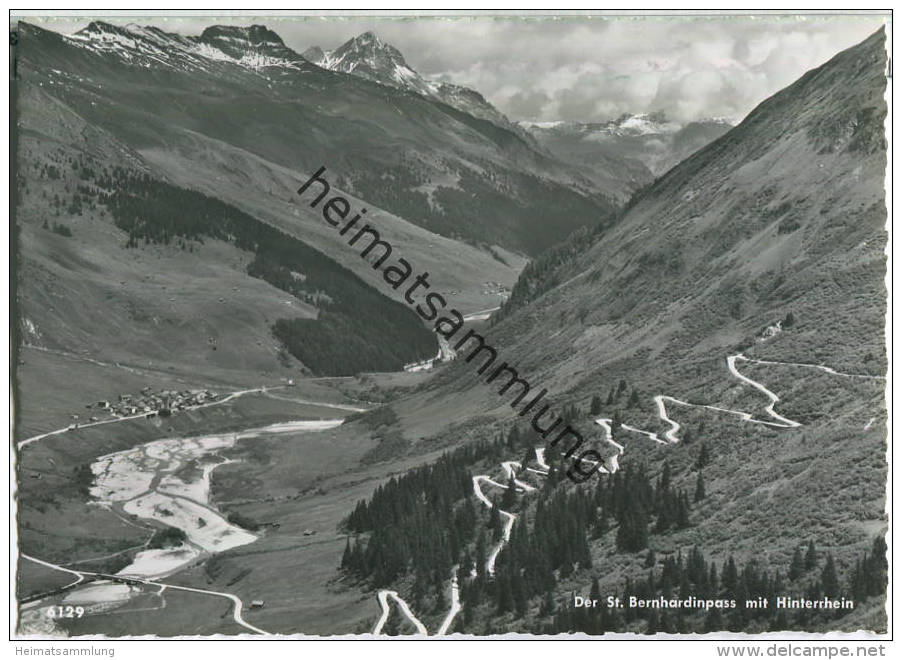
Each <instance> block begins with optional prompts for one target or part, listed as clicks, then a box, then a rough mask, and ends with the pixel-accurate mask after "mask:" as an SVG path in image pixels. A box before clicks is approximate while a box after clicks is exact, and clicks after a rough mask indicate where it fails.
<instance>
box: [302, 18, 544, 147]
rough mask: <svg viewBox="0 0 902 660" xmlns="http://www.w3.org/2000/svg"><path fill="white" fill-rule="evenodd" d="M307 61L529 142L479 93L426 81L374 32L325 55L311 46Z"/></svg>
mask: <svg viewBox="0 0 902 660" xmlns="http://www.w3.org/2000/svg"><path fill="white" fill-rule="evenodd" d="M304 58H305V59H307V60H308V61H310V62H313V63H314V64H316V65H318V66H320V67H322V68H324V69H329V70H331V71H341V72H343V73H350V74H352V75H355V76H359V77H361V78H366V79H367V80H372V81H374V82H377V83H380V84H382V85H388V86H389V87H394V88H396V89H403V90H405V91H408V92H413V93H415V94H420V95H422V96H426V97H428V98H431V99H434V100H437V101H441V102H442V103H445V104H447V105H450V106H451V107H453V108H456V109H458V110H462V111H463V112H466V113H468V114H470V115H473V116H474V117H477V118H479V119H485V120H488V121H490V122H492V123H494V124H497V125H499V126H503V127H504V128H507V129H508V130H512V131H514V132H516V133H517V134H519V135H521V137H527V138H528V139H529V136H528V135H527V134H526V133H525V131H523V130H522V129H521V128H520V127H519V126H516V125H514V124H511V122H510V121H508V119H507V117H505V116H504V115H503V114H502V113H501V112H499V111H498V109H497V108H495V107H494V106H493V105H492V104H491V103H489V102H488V101H486V100H485V98H484V97H483V96H482V95H481V94H480V93H479V92H476V91H474V90H472V89H470V88H468V87H463V86H461V85H455V84H452V83H448V82H439V81H435V80H430V79H428V78H424V77H423V76H421V75H420V74H419V73H417V72H416V71H414V70H413V69H412V68H411V67H410V65H408V64H407V61H406V60H405V59H404V56H403V55H402V54H401V51H399V50H398V49H397V48H395V47H394V46H392V45H391V44H388V43H385V42H384V41H382V40H381V39H380V38H379V37H378V36H377V35H376V34H375V33H373V32H364V33H363V34H360V35H358V36H356V37H354V38H353V39H349V40H348V41H346V42H345V43H343V44H342V45H341V46H339V47H338V48H336V49H334V50H330V51H325V52H323V50H322V49H321V48H319V46H311V47H310V48H308V49H307V50H305V51H304Z"/></svg>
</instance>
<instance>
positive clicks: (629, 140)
mask: <svg viewBox="0 0 902 660" xmlns="http://www.w3.org/2000/svg"><path fill="white" fill-rule="evenodd" d="M521 125H522V126H524V127H525V128H527V129H528V130H529V131H530V133H532V135H534V136H535V138H536V139H537V140H538V142H539V144H541V145H542V146H543V147H545V148H547V149H548V150H549V151H550V152H551V153H553V154H554V155H556V156H557V157H558V158H562V159H565V160H567V161H568V162H575V163H580V164H582V165H585V166H586V167H587V168H588V171H589V172H592V168H598V167H600V168H603V171H605V170H607V169H608V168H611V167H612V165H611V163H613V164H614V165H613V166H615V167H616V164H617V163H620V162H623V163H632V171H630V173H631V174H632V175H633V176H634V177H636V178H638V177H639V176H640V175H641V170H640V171H634V170H635V169H636V167H637V165H636V164H635V161H638V162H640V163H642V164H643V165H644V166H645V167H646V168H648V170H650V171H651V173H652V174H653V175H655V176H659V175H661V174H663V173H664V172H666V171H667V170H669V169H670V168H671V167H673V166H674V165H676V164H677V163H679V162H680V161H682V160H684V159H685V158H688V157H689V156H690V155H692V154H693V153H694V152H696V151H698V150H699V149H701V148H702V147H704V146H705V145H707V144H709V143H710V142H712V141H713V140H715V139H717V138H719V137H720V136H721V135H723V134H724V133H726V132H727V131H728V130H730V128H731V126H732V125H731V124H730V123H729V122H728V121H727V120H724V119H703V120H699V121H693V122H689V123H687V124H679V123H677V122H673V121H670V120H668V119H667V116H666V115H665V114H664V113H660V112H659V113H653V114H643V115H623V116H621V117H618V118H617V119H613V120H611V121H608V122H604V123H580V122H564V121H561V122H521ZM649 180H650V177H649Z"/></svg>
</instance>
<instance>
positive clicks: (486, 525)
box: [340, 410, 887, 634]
mask: <svg viewBox="0 0 902 660" xmlns="http://www.w3.org/2000/svg"><path fill="white" fill-rule="evenodd" d="M570 414H572V415H576V414H578V411H576V410H571V411H570ZM539 444H541V442H540V441H539V440H538V439H537V436H535V435H533V434H532V433H531V432H521V431H520V430H519V429H518V428H517V427H513V428H512V429H511V430H510V431H509V432H508V433H507V434H506V435H502V436H499V437H498V438H496V439H494V440H491V441H485V440H483V441H480V442H478V443H475V444H472V445H468V446H466V447H462V448H459V449H457V450H455V451H453V452H450V453H448V454H445V455H444V456H443V457H442V458H441V459H439V460H438V461H437V462H436V463H433V464H431V465H427V466H424V467H421V468H418V469H415V470H413V471H411V472H409V473H407V474H405V475H404V476H402V477H399V478H392V479H391V480H389V481H388V482H387V483H386V484H384V485H383V486H380V487H379V488H378V489H377V490H376V491H375V492H374V494H373V495H372V497H371V498H370V499H369V500H366V501H364V500H361V501H359V502H358V503H357V506H356V508H355V509H354V510H353V512H352V513H351V514H350V515H349V516H348V518H347V520H346V521H345V526H344V527H345V532H346V533H347V534H348V537H347V541H346V546H345V551H344V555H343V557H342V560H341V566H340V570H341V572H342V573H343V574H344V575H345V576H347V577H348V578H350V579H352V580H356V581H359V582H361V583H363V584H364V585H369V586H371V587H374V588H388V587H390V588H392V589H399V590H400V591H401V593H402V595H403V596H404V597H405V598H406V599H407V600H408V602H409V603H410V605H411V607H413V608H414V609H415V610H416V611H417V612H421V613H425V614H427V615H428V614H431V615H434V616H438V615H440V614H442V613H443V612H444V611H445V610H446V609H447V607H448V602H447V589H448V580H449V578H450V575H451V573H452V571H453V570H456V571H457V572H456V576H457V580H458V585H459V588H460V600H461V604H462V606H463V609H462V611H461V612H460V614H459V615H458V617H457V619H456V623H455V630H456V631H459V632H468V633H474V634H486V633H492V632H504V631H505V630H506V628H504V624H505V623H506V622H507V623H509V622H511V621H512V620H517V621H519V623H518V624H517V628H516V629H517V630H520V631H527V630H528V631H530V632H534V633H540V634H556V633H562V632H585V633H589V634H603V633H605V632H612V631H621V632H622V631H633V632H644V633H647V634H653V633H656V632H671V633H677V632H682V633H688V632H697V633H703V632H711V631H722V630H729V631H759V632H760V631H767V630H785V629H789V628H792V629H800V628H801V629H816V628H817V626H819V625H823V624H825V623H828V622H829V621H830V620H831V617H837V616H842V614H844V613H847V612H848V610H838V611H831V610H819V611H812V610H785V609H780V610H778V609H777V608H776V607H775V597H776V596H777V595H784V596H785V595H790V596H792V597H798V598H809V599H819V598H822V597H824V596H827V597H831V598H833V597H836V598H839V597H840V596H841V595H845V596H847V597H851V598H854V599H856V601H864V600H866V599H867V598H870V597H872V596H881V595H882V594H883V593H885V589H886V576H887V565H886V559H885V553H886V545H885V543H884V541H883V540H882V538H878V539H876V540H875V541H874V545H873V548H872V550H871V551H869V552H868V553H865V554H864V555H863V556H862V557H861V558H860V559H859V560H858V562H857V563H856V566H855V568H854V570H853V571H852V572H851V573H850V574H848V575H840V574H839V572H838V570H837V568H836V565H835V562H834V560H833V557H832V555H830V554H829V553H825V552H822V551H820V550H818V549H817V548H816V546H815V544H814V542H807V547H805V542H804V541H800V544H801V545H800V548H799V549H798V550H797V552H796V556H795V557H793V559H792V562H791V563H790V564H789V565H787V566H786V567H785V568H780V567H777V568H776V569H774V568H773V567H771V568H770V569H769V570H766V569H764V568H762V567H760V566H759V564H758V562H757V561H756V560H755V559H750V560H748V561H746V562H745V563H740V562H737V561H736V559H735V558H734V557H732V556H727V557H723V558H714V557H707V556H705V554H704V553H702V552H701V551H700V550H699V549H698V548H697V547H692V548H691V549H688V550H687V551H685V552H684V551H683V550H677V551H676V552H673V553H670V552H668V553H664V552H662V553H661V556H656V553H655V550H654V548H655V547H656V540H658V538H659V537H661V535H666V534H668V533H670V532H672V531H675V530H679V529H684V528H689V527H691V526H692V525H693V517H692V504H691V503H690V498H689V495H688V494H687V492H686V491H685V490H683V489H681V488H677V487H676V485H675V484H674V483H673V477H672V475H671V469H670V466H669V464H668V463H664V464H663V466H662V468H661V469H660V472H659V473H658V474H657V475H654V476H652V475H650V474H649V472H648V469H647V467H646V466H645V465H643V464H642V463H637V464H631V463H626V464H624V465H622V466H621V469H620V470H618V471H617V472H615V473H614V474H612V475H605V477H604V478H601V479H599V480H598V481H597V483H596V485H595V486H594V487H586V486H585V485H574V484H573V483H572V482H570V481H569V480H568V479H567V478H566V476H565V475H564V469H563V468H562V466H563V465H564V459H563V457H562V456H561V454H560V451H558V450H556V449H554V448H548V449H546V451H545V461H546V463H547V464H548V465H549V466H550V468H551V469H550V470H549V472H548V474H547V475H545V476H543V477H542V478H541V479H535V480H531V481H532V482H533V483H534V484H535V486H536V491H535V492H534V493H529V494H525V493H523V492H522V489H520V490H521V492H518V489H517V488H516V487H515V484H514V482H513V480H510V481H509V482H508V485H509V487H508V488H507V489H506V490H502V489H500V488H495V489H492V491H491V493H490V496H491V497H492V501H493V504H494V506H493V507H492V508H491V509H488V508H487V507H486V506H485V505H484V504H483V503H481V502H479V501H478V500H477V498H476V496H475V494H474V492H473V482H472V477H473V476H474V475H477V474H480V473H497V466H498V462H499V461H503V460H509V459H511V458H512V457H513V456H522V459H521V460H520V461H519V462H520V465H521V469H524V468H526V467H528V466H532V467H535V463H534V458H532V457H534V447H535V446H537V445H539ZM703 449H704V448H703ZM701 458H702V457H701V456H700V460H701ZM704 463H707V459H706V460H705V461H704ZM524 474H525V473H523V472H518V475H519V478H522V479H527V480H530V479H529V478H528V477H526V476H523V475H524ZM698 474H699V476H698V478H697V481H696V487H695V495H694V497H693V498H692V500H693V501H695V502H697V501H700V500H701V499H704V497H705V494H704V482H703V478H702V476H701V471H700V470H699V473H698ZM499 511H508V512H511V513H514V514H515V515H516V516H517V519H516V521H515V523H514V524H513V527H512V529H511V534H510V540H509V541H508V542H507V543H506V544H505V545H504V547H503V550H502V551H501V553H500V554H499V555H498V557H497V561H496V563H495V566H494V573H493V574H490V573H489V572H488V571H487V567H486V560H487V558H488V556H489V553H490V552H491V550H492V548H493V547H494V546H495V545H496V544H497V543H498V542H499V540H500V539H501V538H502V534H503V520H502V516H501V514H500V513H499ZM593 547H596V548H598V547H601V548H603V549H604V552H605V553H611V552H613V553H616V554H618V555H621V556H627V557H628V556H635V557H636V558H637V559H638V560H640V561H641V564H642V565H644V567H645V568H644V570H642V569H640V570H639V572H637V573H636V574H635V575H631V576H629V577H627V578H626V579H625V582H624V583H623V584H622V585H621V586H620V587H619V588H618V590H617V594H616V595H617V596H619V597H620V598H621V599H622V601H623V602H624V603H628V602H629V597H630V596H633V597H637V598H641V599H653V598H668V599H671V598H682V599H685V598H689V597H691V596H694V597H695V598H697V599H712V600H717V599H719V600H720V601H721V602H724V601H725V602H730V601H734V602H735V604H736V606H735V607H722V606H718V607H709V608H707V609H706V608H705V607H703V606H700V607H692V608H685V607H684V608H678V609H675V608H660V609H656V608H654V607H628V606H627V607H607V605H606V598H603V595H602V594H601V592H600V587H599V583H598V577H597V576H598V575H602V574H604V573H605V571H606V569H605V566H604V565H596V564H597V563H598V560H597V559H596V560H593ZM803 547H804V552H803V550H802V548H803ZM595 556H596V557H597V556H598V555H597V550H596V553H595ZM572 580H579V581H584V582H585V583H586V584H587V585H588V584H589V583H591V585H592V587H591V592H592V593H591V594H590V597H591V598H595V599H597V600H598V601H599V606H597V607H594V608H590V609H587V608H575V607H572V592H570V591H567V587H566V586H565V585H566V584H572ZM608 588H610V585H608ZM759 597H762V598H766V599H767V606H766V607H760V608H752V607H747V606H746V600H747V599H750V600H751V599H757V598H759ZM762 602H763V601H762ZM837 612H838V613H837Z"/></svg>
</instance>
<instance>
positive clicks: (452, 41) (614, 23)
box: [29, 15, 884, 121]
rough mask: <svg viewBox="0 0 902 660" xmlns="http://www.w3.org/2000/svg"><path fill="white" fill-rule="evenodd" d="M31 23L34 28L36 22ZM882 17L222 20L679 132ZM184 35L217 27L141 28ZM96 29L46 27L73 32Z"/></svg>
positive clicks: (504, 106) (571, 115)
mask: <svg viewBox="0 0 902 660" xmlns="http://www.w3.org/2000/svg"><path fill="white" fill-rule="evenodd" d="M29 20H34V19H29ZM883 20H884V19H883V18H881V17H877V16H866V15H861V16H813V15H808V16H783V17H778V16H766V15H761V16H756V17H748V16H745V17H722V16H717V17H713V16H696V17H691V18H690V17H673V16H670V17H649V16H645V17H616V18H615V17H610V16H608V17H579V18H576V17H562V18H525V17H511V16H507V17H502V18H492V17H477V18H465V17H458V18H438V17H431V18H418V19H392V18H383V17H353V18H337V17H328V18H323V17H292V18H286V17H280V18H273V17H259V18H255V17H248V16H241V17H238V18H235V19H231V20H230V19H227V18H218V19H216V20H215V21H212V23H229V22H232V23H236V24H241V25H248V24H251V23H264V24H266V25H268V26H269V27H271V28H272V29H274V30H275V31H276V32H278V33H279V34H280V35H281V36H282V38H283V39H284V41H285V42H286V44H287V45H288V46H290V47H292V48H294V49H295V50H297V51H299V52H302V51H303V50H305V49H306V48H308V47H310V46H312V45H318V46H320V47H322V48H323V49H324V50H328V49H330V48H335V47H336V46H338V45H340V44H341V43H343V42H344V41H346V40H347V39H349V38H351V37H353V36H355V35H357V34H360V33H361V32H364V31H366V30H372V31H374V32H375V33H376V34H377V35H378V36H379V37H380V38H381V39H382V40H383V41H386V42H388V43H391V44H393V45H394V46H396V47H397V48H398V49H399V50H400V51H401V52H402V53H403V54H404V56H405V58H406V59H407V62H408V64H409V65H410V66H411V67H412V68H414V69H415V70H417V71H419V72H420V73H421V74H423V75H424V76H427V77H433V78H438V79H443V80H448V81H451V82H455V83H458V84H462V85H466V86H468V87H472V88H474V89H476V90H478V91H479V92H481V93H482V94H483V95H484V96H485V97H486V98H488V100H489V101H491V102H492V103H494V104H495V105H496V106H497V107H498V108H499V109H500V110H501V111H502V112H504V113H505V114H507V115H508V116H509V117H510V118H511V119H515V120H523V119H525V120H539V121H549V120H558V119H568V120H604V119H609V118H612V117H616V116H618V115H620V114H622V113H639V112H650V111H657V110H663V111H664V112H666V113H667V114H668V115H669V116H671V117H673V118H676V119H680V120H691V119H697V118H701V117H711V116H722V117H729V118H731V119H737V120H738V119H741V118H742V117H744V116H745V115H746V114H747V113H748V112H749V111H750V110H751V109H752V108H753V107H754V106H755V105H757V104H758V103H760V102H761V101H762V100H764V99H765V98H767V97H768V96H770V95H771V94H773V93H774V92H776V91H778V90H779V89H781V88H783V87H785V86H786V85H788V84H789V83H791V82H792V81H793V80H795V79H796V78H798V77H799V76H801V75H802V74H803V73H804V72H805V71H807V70H809V69H811V68H813V67H816V66H818V65H820V64H822V63H823V62H825V61H826V60H828V59H829V58H830V57H832V56H833V55H835V54H836V53H837V52H839V51H840V50H843V49H844V48H848V47H849V46H852V45H854V44H856V43H858V42H859V41H861V40H862V39H864V38H865V37H867V36H868V35H869V34H871V33H872V32H874V31H875V30H877V29H878V28H879V27H880V26H881V25H882V24H883ZM116 22H141V23H151V24H154V25H158V26H159V27H161V28H162V29H165V30H168V31H172V32H179V33H182V34H198V33H200V32H201V31H202V30H203V28H204V27H206V26H207V25H210V24H211V21H210V20H209V19H200V18H193V17H192V18H178V19H162V18H159V17H153V18H148V19H144V20H138V19H136V18H135V17H131V18H129V19H127V20H126V19H120V21H116ZM86 23H87V21H84V20H78V21H73V20H72V19H69V20H68V21H63V22H53V23H49V24H45V26H46V27H49V28H51V29H57V30H59V31H64V32H71V31H74V30H76V29H79V28H81V27H83V26H84V25H86Z"/></svg>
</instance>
